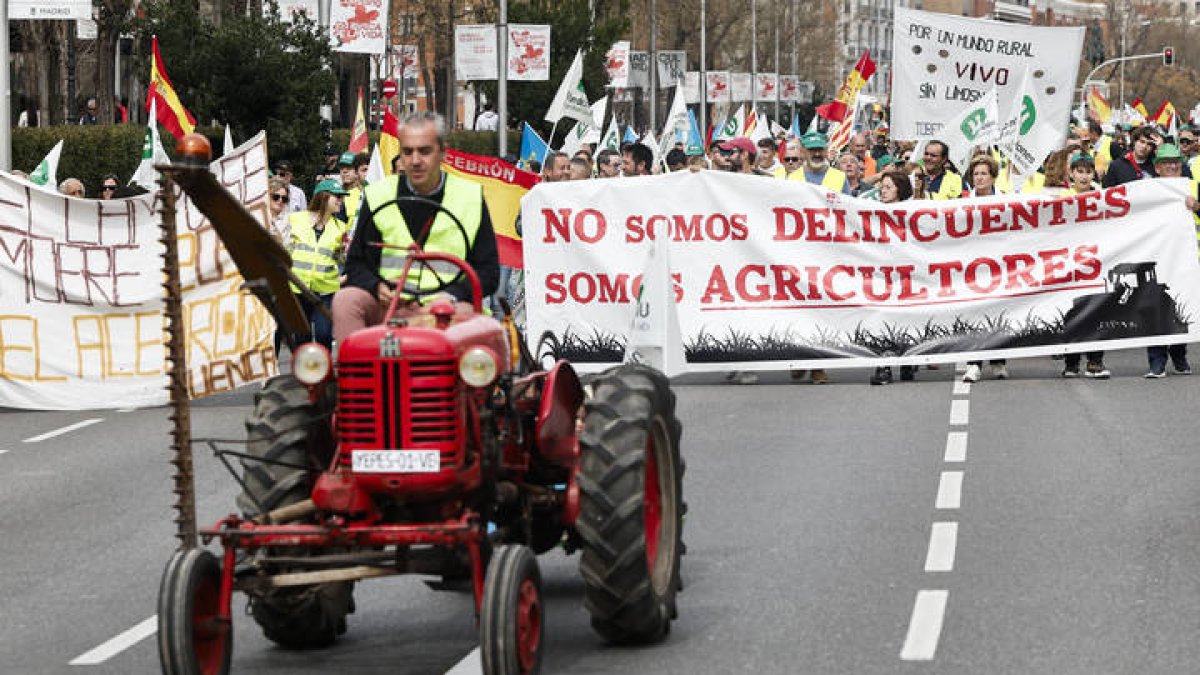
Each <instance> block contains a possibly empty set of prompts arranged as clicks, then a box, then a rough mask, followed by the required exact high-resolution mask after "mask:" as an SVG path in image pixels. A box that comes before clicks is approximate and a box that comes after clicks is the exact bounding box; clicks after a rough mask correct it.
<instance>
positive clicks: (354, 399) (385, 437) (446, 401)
mask: <svg viewBox="0 0 1200 675" xmlns="http://www.w3.org/2000/svg"><path fill="white" fill-rule="evenodd" d="M455 381H456V380H455V365H454V361H452V360H436V361H419V360H408V359H403V360H391V359H385V360H380V361H376V362H363V363H344V362H343V363H341V364H339V365H338V432H339V434H340V436H341V442H342V443H344V444H346V445H348V446H351V447H359V448H380V449H395V450H400V449H415V448H421V447H429V446H442V445H445V444H450V445H452V446H456V445H457V443H458V415H457V413H456V411H455Z"/></svg>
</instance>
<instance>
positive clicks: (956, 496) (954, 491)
mask: <svg viewBox="0 0 1200 675" xmlns="http://www.w3.org/2000/svg"><path fill="white" fill-rule="evenodd" d="M962 482H963V472H962V471H943V472H942V479H941V480H940V481H938V493H937V503H936V504H935V506H934V508H938V509H957V508H958V507H959V505H960V504H962Z"/></svg>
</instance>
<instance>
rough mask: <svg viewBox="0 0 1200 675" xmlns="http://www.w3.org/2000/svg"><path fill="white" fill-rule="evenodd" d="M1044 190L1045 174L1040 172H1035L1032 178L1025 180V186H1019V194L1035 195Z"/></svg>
mask: <svg viewBox="0 0 1200 675" xmlns="http://www.w3.org/2000/svg"><path fill="white" fill-rule="evenodd" d="M1045 189H1046V174H1044V173H1042V172H1041V171H1035V172H1034V173H1033V175H1032V176H1030V177H1029V178H1027V179H1025V184H1024V185H1022V186H1021V194H1023V195H1035V194H1037V193H1039V192H1041V191H1042V190H1045Z"/></svg>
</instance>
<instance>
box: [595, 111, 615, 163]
mask: <svg viewBox="0 0 1200 675" xmlns="http://www.w3.org/2000/svg"><path fill="white" fill-rule="evenodd" d="M604 149H608V150H613V151H614V152H615V151H617V150H620V149H621V129H620V125H618V124H617V116H616V115H613V116H612V119H610V120H609V121H608V129H607V130H606V131H605V132H604V135H603V136H601V137H600V145H599V146H598V147H597V148H596V153H597V154H599V151H600V150H604Z"/></svg>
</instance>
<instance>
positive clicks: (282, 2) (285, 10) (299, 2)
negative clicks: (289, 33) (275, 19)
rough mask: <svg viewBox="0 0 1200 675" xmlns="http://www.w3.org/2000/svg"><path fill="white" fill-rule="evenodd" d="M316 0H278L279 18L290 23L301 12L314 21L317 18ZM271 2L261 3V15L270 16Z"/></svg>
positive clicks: (318, 9)
mask: <svg viewBox="0 0 1200 675" xmlns="http://www.w3.org/2000/svg"><path fill="white" fill-rule="evenodd" d="M317 3H318V0H279V3H278V4H279V20H280V21H282V22H284V23H292V22H293V21H295V20H296V16H297V15H300V14H303V15H305V16H307V17H308V18H309V19H311V20H312V21H313V22H314V23H315V22H316V21H317V20H318V18H319V17H318V12H319V11H320V8H319V7H318V4H317ZM270 14H271V4H270V3H268V2H264V3H263V16H270Z"/></svg>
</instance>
